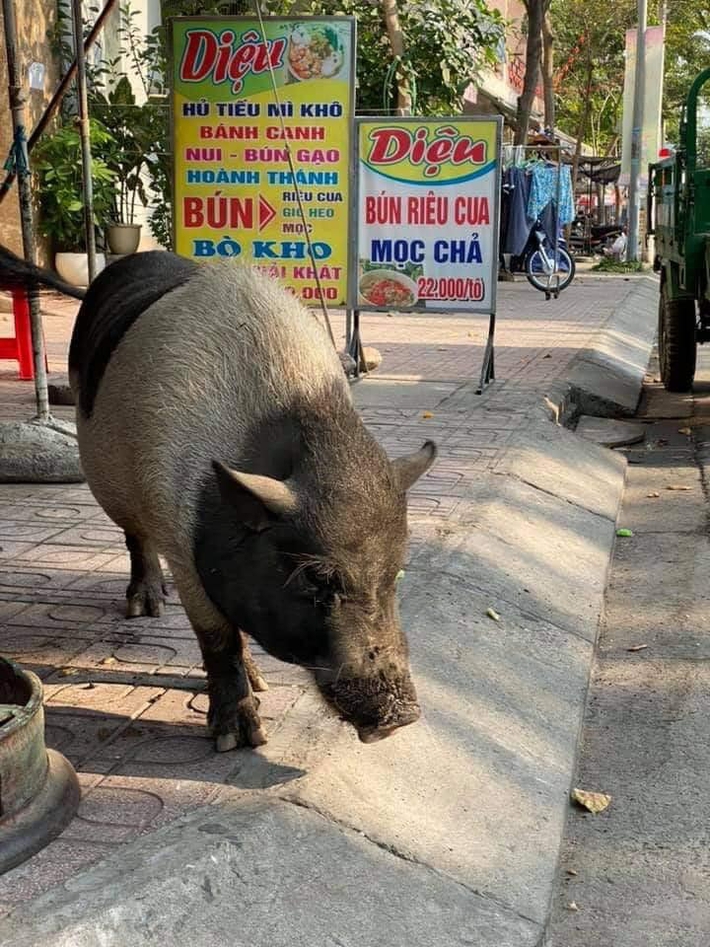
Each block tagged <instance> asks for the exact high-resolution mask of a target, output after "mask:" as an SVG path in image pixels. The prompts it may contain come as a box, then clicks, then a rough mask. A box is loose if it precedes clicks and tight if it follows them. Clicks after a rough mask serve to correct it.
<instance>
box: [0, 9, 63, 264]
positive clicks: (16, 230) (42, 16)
mask: <svg viewBox="0 0 710 947" xmlns="http://www.w3.org/2000/svg"><path fill="white" fill-rule="evenodd" d="M54 11H55V4H54V0H15V16H16V19H17V32H18V53H19V60H20V70H21V77H22V80H23V87H24V90H25V93H26V96H27V108H26V115H27V135H28V137H29V135H30V133H31V131H32V129H33V128H34V127H35V125H36V124H37V121H38V120H39V118H40V116H41V114H42V112H43V111H44V108H45V106H46V104H47V103H48V102H49V100H50V98H51V96H52V93H53V91H54V89H55V88H56V86H57V83H58V82H59V78H60V76H59V66H58V64H57V63H56V61H55V60H54V57H53V56H52V53H51V52H50V48H49V41H48V40H47V32H48V30H50V29H51V27H52V25H53V23H54V22H55V12H54ZM0 40H1V43H2V45H1V46H0V50H1V51H0V167H1V166H2V165H3V164H4V163H5V159H6V157H7V155H8V152H9V150H10V146H11V144H12V117H11V113H10V104H9V96H8V92H7V87H8V76H7V57H6V55H5V24H4V22H3V18H2V13H1V12H0ZM32 62H40V63H43V64H44V66H45V75H44V89H43V90H41V91H35V90H30V88H29V78H28V70H29V66H30V64H31V63H32ZM2 174H4V173H3V172H0V175H2ZM0 243H3V244H5V245H6V246H8V247H10V249H11V250H14V251H15V252H16V253H21V252H22V240H21V235H20V214H19V205H18V199H17V187H16V186H13V188H12V190H11V191H10V193H9V194H8V195H7V196H6V198H5V200H4V201H3V203H2V204H0ZM39 249H40V258H41V260H42V262H46V256H45V254H44V253H43V247H41V246H40V248H39Z"/></svg>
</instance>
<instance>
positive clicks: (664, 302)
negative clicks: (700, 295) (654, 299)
mask: <svg viewBox="0 0 710 947" xmlns="http://www.w3.org/2000/svg"><path fill="white" fill-rule="evenodd" d="M696 354H697V344H696V340H695V300H694V299H687V298H686V299H669V298H668V290H667V286H666V283H665V282H664V283H663V284H662V286H661V295H660V299H659V303H658V361H659V362H660V368H661V381H662V382H663V386H664V388H665V389H666V391H690V390H691V388H692V387H693V378H694V377H695V359H696Z"/></svg>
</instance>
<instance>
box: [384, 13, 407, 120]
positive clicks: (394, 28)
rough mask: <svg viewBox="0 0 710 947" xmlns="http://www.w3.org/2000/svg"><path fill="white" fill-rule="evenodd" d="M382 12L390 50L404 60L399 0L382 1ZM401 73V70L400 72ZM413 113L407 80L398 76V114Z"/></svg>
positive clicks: (396, 57)
mask: <svg viewBox="0 0 710 947" xmlns="http://www.w3.org/2000/svg"><path fill="white" fill-rule="evenodd" d="M382 12H383V14H384V17H385V25H386V27H387V36H388V38H389V41H390V49H391V50H392V55H393V56H394V58H395V59H402V57H403V56H404V35H403V33H402V27H401V26H400V24H399V10H398V9H397V0H382ZM398 72H399V70H398ZM411 111H412V96H411V93H410V91H409V86H408V85H407V82H406V80H404V79H403V78H401V76H400V75H398V76H397V114H398V115H409V114H410V113H411Z"/></svg>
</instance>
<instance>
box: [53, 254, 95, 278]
mask: <svg viewBox="0 0 710 947" xmlns="http://www.w3.org/2000/svg"><path fill="white" fill-rule="evenodd" d="M54 266H55V269H56V270H57V273H59V275H60V276H61V278H62V279H63V280H64V281H65V282H67V283H70V284H71V285H72V286H88V285H89V258H88V256H87V255H86V253H55V255H54ZM105 266H106V257H105V256H104V255H103V253H97V254H96V272H97V273H100V272H101V270H102V269H103V268H104V267H105Z"/></svg>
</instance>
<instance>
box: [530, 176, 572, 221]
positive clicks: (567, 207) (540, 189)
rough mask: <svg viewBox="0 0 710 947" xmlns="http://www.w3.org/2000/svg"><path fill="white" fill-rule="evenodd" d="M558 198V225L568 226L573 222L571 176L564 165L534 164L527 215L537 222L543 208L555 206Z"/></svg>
mask: <svg viewBox="0 0 710 947" xmlns="http://www.w3.org/2000/svg"><path fill="white" fill-rule="evenodd" d="M558 197H559V207H558V219H559V222H560V224H563V225H564V224H569V223H571V222H572V221H573V220H574V201H573V199H572V175H571V174H570V169H569V167H568V166H567V165H566V164H563V165H559V166H558V165H550V164H535V165H533V167H532V170H531V182H530V197H529V199H528V206H527V215H528V217H530V218H531V219H532V220H537V218H538V217H539V216H540V214H541V213H542V212H543V211H544V210H545V208H546V207H547V206H548V205H549V204H551V203H555V204H557V199H558Z"/></svg>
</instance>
